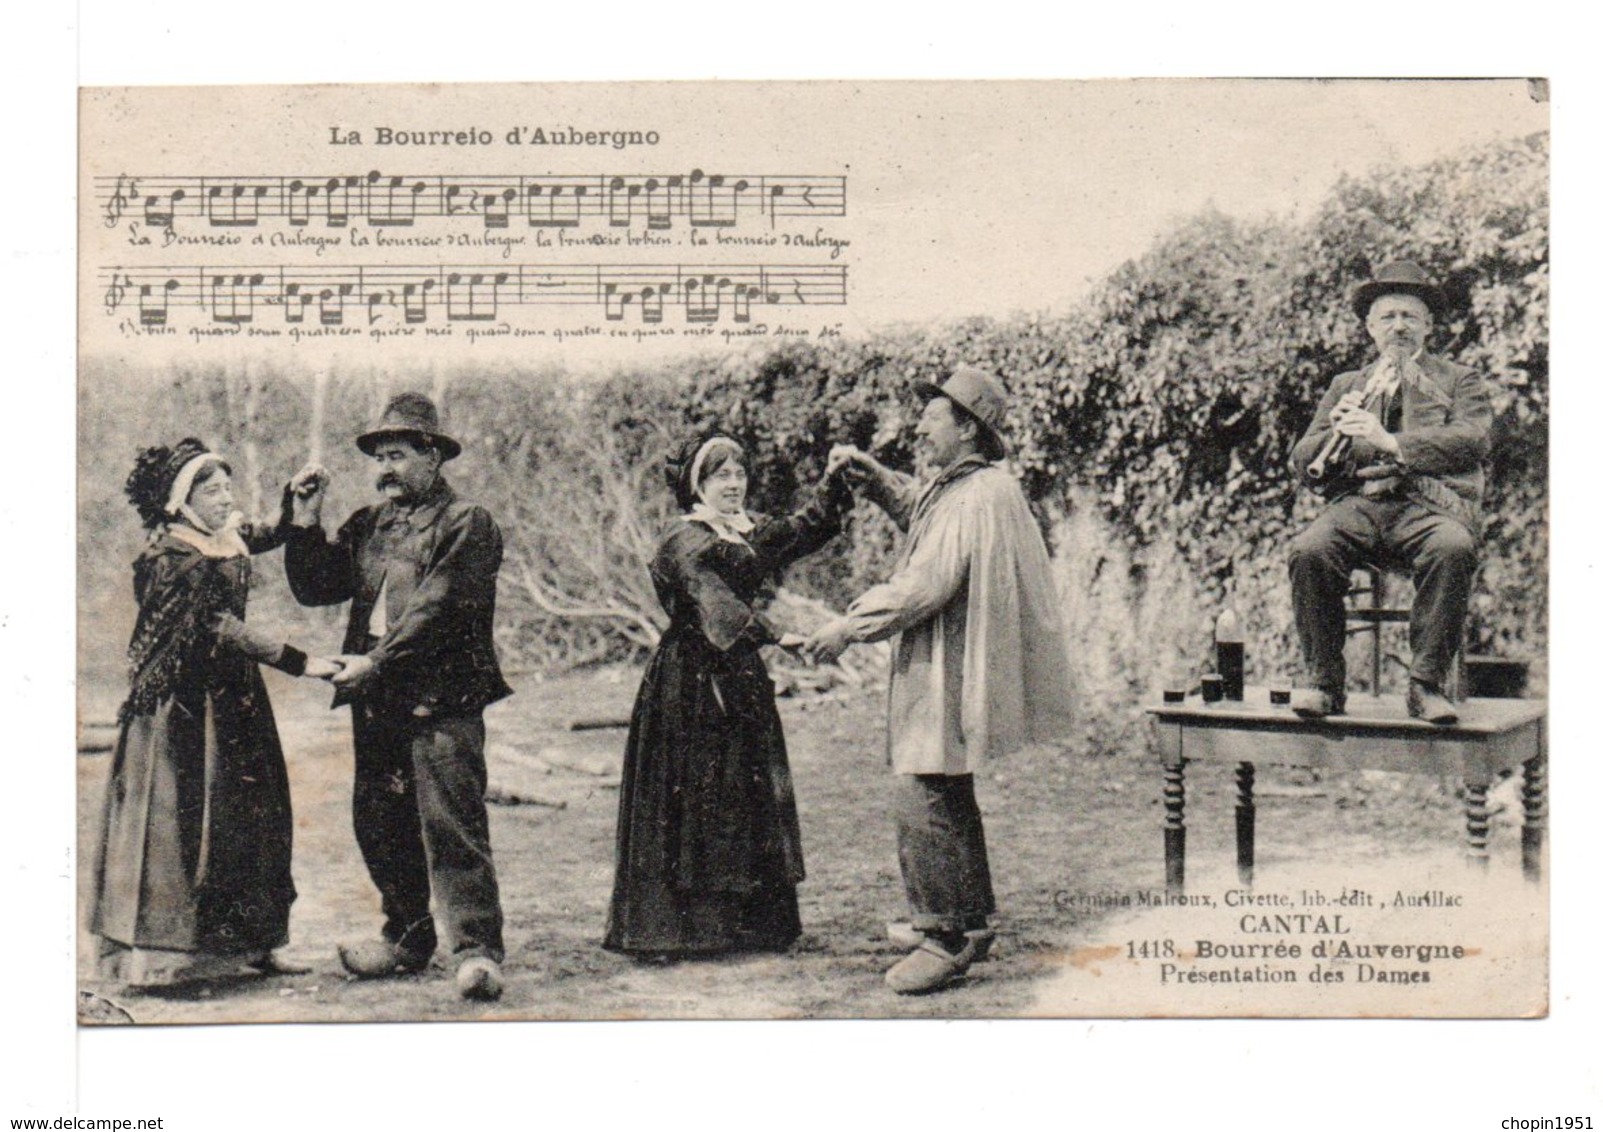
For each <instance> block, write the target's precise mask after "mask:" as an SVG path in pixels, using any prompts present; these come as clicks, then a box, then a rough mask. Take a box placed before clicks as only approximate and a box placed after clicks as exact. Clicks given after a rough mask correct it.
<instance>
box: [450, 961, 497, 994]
mask: <svg viewBox="0 0 1603 1132" xmlns="http://www.w3.org/2000/svg"><path fill="white" fill-rule="evenodd" d="M456 990H457V993H458V994H460V995H461V996H462V997H463V998H467V999H474V1000H477V1001H479V1002H493V1001H494V1000H496V999H498V998H500V997H501V967H500V965H499V964H497V963H496V961H495V960H494V959H491V958H490V957H489V956H487V955H474V956H470V957H469V958H467V959H464V960H462V965H461V966H460V967H458V968H457V969H456Z"/></svg>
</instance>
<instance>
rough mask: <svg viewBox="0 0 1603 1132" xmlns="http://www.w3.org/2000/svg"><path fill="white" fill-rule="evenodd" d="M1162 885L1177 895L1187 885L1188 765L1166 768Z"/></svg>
mask: <svg viewBox="0 0 1603 1132" xmlns="http://www.w3.org/2000/svg"><path fill="white" fill-rule="evenodd" d="M1163 809H1164V819H1163V884H1164V887H1165V888H1166V889H1168V891H1169V892H1171V893H1174V894H1176V895H1178V894H1179V893H1181V892H1184V891H1185V887H1186V764H1185V760H1184V759H1181V760H1179V761H1177V762H1175V763H1173V764H1167V765H1165V766H1164V768H1163Z"/></svg>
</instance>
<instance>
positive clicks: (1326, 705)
mask: <svg viewBox="0 0 1603 1132" xmlns="http://www.w3.org/2000/svg"><path fill="white" fill-rule="evenodd" d="M1291 710H1292V711H1294V712H1296V713H1297V714H1298V715H1300V716H1302V717H1303V718H1304V719H1324V718H1325V716H1327V715H1341V714H1342V713H1343V712H1345V711H1346V710H1347V697H1346V696H1345V695H1344V694H1343V693H1341V692H1327V691H1325V689H1323V688H1299V689H1297V690H1296V691H1295V692H1293V693H1292V694H1291Z"/></svg>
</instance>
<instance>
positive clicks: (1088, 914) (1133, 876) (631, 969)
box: [78, 669, 1519, 1023]
mask: <svg viewBox="0 0 1603 1132" xmlns="http://www.w3.org/2000/svg"><path fill="white" fill-rule="evenodd" d="M267 677H268V680H269V687H270V690H271V693H272V697H273V704H274V708H275V711H276V713H277V716H278V720H279V728H280V733H281V735H282V737H283V740H284V747H285V751H286V755H287V757H288V760H289V768H290V776H291V782H292V790H293V799H294V807H295V815H296V842H295V862H294V872H295V881H296V885H297V888H298V890H299V894H300V895H299V899H298V901H297V902H296V905H295V909H294V914H293V918H292V922H291V933H292V942H291V945H290V947H289V948H288V949H287V950H286V954H287V956H288V957H289V958H291V959H294V960H299V961H301V962H304V963H306V964H309V965H310V966H312V968H313V971H312V973H310V974H308V975H302V976H296V977H289V978H277V979H260V978H241V979H239V980H237V981H234V982H230V983H224V984H213V985H211V986H209V987H206V988H204V989H199V990H193V991H186V992H176V991H174V992H163V993H159V994H158V993H153V992H147V993H143V994H129V993H126V992H119V991H118V990H117V989H116V988H114V987H110V986H107V985H104V984H102V983H99V982H97V981H96V980H95V978H94V976H93V964H92V947H91V942H92V941H91V939H90V937H89V935H88V934H87V932H85V931H83V930H82V929H80V949H79V954H80V961H79V971H80V976H81V983H80V991H82V992H89V994H90V995H91V996H97V997H91V998H88V999H84V1001H85V1002H87V1003H88V1004H89V1005H90V1006H91V1007H92V1010H91V1011H90V1013H88V1014H86V1015H85V1020H86V1021H89V1020H105V1019H106V1018H109V1017H116V1011H115V1010H113V1009H110V1007H111V1006H116V1007H120V1008H121V1009H123V1010H126V1011H127V1012H128V1015H129V1016H130V1017H131V1018H132V1019H133V1020H135V1021H137V1022H140V1023H176V1022H199V1023H219V1022H263V1021H293V1022H323V1021H329V1022H333V1021H386V1020H428V1019H440V1020H449V1019H456V1020H461V1019H472V1018H542V1019H626V1018H848V1017H887V1018H892V1017H926V1018H959V1017H1008V1016H1019V1015H1028V1014H1033V1013H1037V1012H1038V1011H1039V1009H1040V1008H1039V1006H1038V1004H1039V1003H1040V1002H1041V1001H1043V1000H1042V998H1041V994H1042V992H1043V989H1045V988H1049V987H1053V986H1057V987H1061V980H1062V978H1063V977H1064V972H1065V971H1068V970H1069V969H1070V965H1069V957H1070V956H1072V955H1073V954H1074V952H1075V950H1076V949H1077V948H1079V947H1081V946H1082V945H1084V944H1085V942H1086V941H1087V940H1088V939H1091V938H1094V937H1095V936H1096V935H1097V933H1098V932H1099V930H1101V929H1103V928H1105V927H1106V924H1105V923H1103V922H1102V921H1103V920H1104V918H1105V916H1106V915H1107V914H1106V913H1104V912H1101V911H1098V910H1097V909H1095V908H1083V907H1077V906H1066V905H1065V902H1064V901H1063V900H1062V899H1061V898H1057V899H1055V894H1061V893H1063V892H1064V891H1070V890H1072V891H1079V892H1098V891H1131V890H1135V889H1158V888H1161V887H1162V883H1163V858H1162V835H1161V828H1162V806H1161V805H1160V784H1161V778H1160V774H1159V772H1158V768H1157V762H1156V758H1155V756H1154V755H1153V754H1152V753H1151V752H1150V751H1148V750H1131V751H1127V752H1124V753H1121V754H1119V755H1117V756H1100V757H1094V758H1091V757H1071V756H1068V755H1066V754H1064V753H1062V752H1060V751H1056V750H1051V749H1045V748H1034V749H1030V750H1026V751H1023V752H1020V753H1019V754H1018V755H1015V756H1012V757H1010V758H1009V759H1007V760H1005V761H1001V762H998V763H996V764H993V765H992V766H991V767H989V768H987V770H986V771H985V772H984V774H983V775H982V776H981V778H980V779H979V782H978V789H979V795H980V803H981V806H982V808H983V810H984V811H985V814H986V823H987V835H988V840H989V845H990V853H991V861H992V868H993V872H994V874H995V878H996V886H997V897H998V901H999V904H1000V908H1001V912H1000V916H999V929H1000V936H999V941H998V944H997V946H996V950H995V952H994V957H993V960H992V961H990V962H987V963H984V964H980V965H977V966H976V967H975V968H974V969H973V971H972V972H971V974H970V976H969V977H968V978H967V979H965V980H963V981H962V982H961V983H960V984H959V985H957V986H955V987H953V988H951V989H949V990H947V991H945V992H943V993H940V994H936V995H932V996H927V997H915V998H907V997H900V996H897V995H895V994H893V993H891V992H890V991H889V990H888V989H887V988H886V987H885V985H884V983H883V981H882V976H883V972H884V970H885V968H886V967H888V966H889V965H890V964H891V963H892V962H894V961H895V959H896V958H897V956H898V955H899V951H898V949H897V948H895V947H894V946H893V945H892V944H891V943H890V942H889V941H888V940H887V939H886V938H885V934H884V925H885V923H886V921H887V920H890V919H897V918H901V917H902V916H903V915H905V911H904V908H903V904H902V897H901V885H900V880H899V876H898V872H897V865H896V851H895V842H894V837H893V832H892V827H891V822H890V819H889V816H888V815H889V805H888V802H889V787H890V785H891V782H890V774H889V771H888V770H887V769H886V767H885V764H884V757H883V753H882V738H881V734H882V728H883V711H884V701H883V694H882V693H878V692H860V693H856V694H855V695H851V696H848V697H846V698H843V699H830V698H819V697H813V698H810V699H786V700H782V701H781V712H782V715H783V718H784V722H785V728H786V735H787V741H788V743H789V747H790V752H791V761H792V766H793V770H794V774H795V781H796V792H797V798H798V802H799V805H800V809H801V821H802V838H803V845H804V849H805V851H806V855H807V869H808V878H807V880H806V882H805V883H804V884H803V885H802V889H801V897H802V921H803V925H804V928H805V934H804V936H803V938H802V940H801V941H800V942H799V943H798V944H797V945H796V946H795V948H794V949H793V950H792V952H791V953H790V954H787V955H781V956H760V957H759V956H740V957H731V958H727V959H719V960H711V961H700V962H691V963H682V964H676V965H670V966H652V965H643V964H639V963H636V962H634V961H632V960H630V959H628V958H625V957H622V956H618V955H614V954H612V953H610V952H607V951H604V950H602V948H601V946H600V939H601V934H602V930H603V927H604V922H605V918H606V906H607V900H608V896H609V893H610V886H611V881H612V850H613V827H614V822H615V819H616V810H617V798H618V795H617V775H618V767H619V763H620V761H621V750H622V746H623V738H624V736H623V732H622V731H620V730H596V731H580V732H574V731H570V730H568V729H567V726H566V724H567V721H569V720H570V719H572V718H575V717H607V716H624V715H627V712H628V708H629V704H630V702H631V700H632V699H633V696H634V692H635V688H636V685H637V683H638V679H639V673H638V670H634V669H609V670H603V671H600V672H595V673H588V674H583V675H577V676H572V677H566V678H562V679H557V680H540V679H538V678H534V677H530V676H523V677H521V678H520V677H516V676H514V677H513V683H514V685H515V686H516V688H517V693H518V694H517V695H516V696H514V697H513V698H512V699H511V700H509V701H506V702H504V703H503V704H499V705H496V706H495V707H494V708H492V709H491V711H490V712H489V714H488V724H489V731H490V763H491V770H490V779H491V791H492V795H493V796H495V797H498V798H500V799H501V801H500V802H498V803H497V804H495V805H492V807H491V812H490V820H491V839H492V843H493V846H494V851H495V855H496V861H497V867H498V872H499V876H500V881H501V888H502V899H503V905H504V911H505V914H506V941H507V952H508V953H507V961H506V964H505V975H506V993H505V996H504V997H503V998H502V1000H501V1001H500V1002H498V1003H495V1004H492V1005H490V1006H488V1007H486V1006H484V1005H482V1004H472V1003H466V1002H463V1001H462V1000H460V999H459V998H458V997H457V996H456V994H455V993H454V990H453V987H452V984H451V981H450V979H449V978H448V977H447V975H446V972H445V971H444V969H443V968H440V969H436V970H431V971H429V972H425V973H424V974H422V975H419V976H413V977H407V978H402V979H398V980H390V981H382V982H358V981H354V980H350V979H348V978H347V977H346V976H345V975H344V974H343V972H342V971H341V969H340V966H339V963H338V960H337V958H336V955H335V944H336V943H337V942H338V941H341V940H346V939H359V938H363V937H365V936H369V935H371V934H374V933H376V931H377V928H378V924H379V917H378V907H377V898H376V895H375V893H374V891H373V889H372V887H371V885H370V884H369V882H368V880H367V877H366V874H365V872H364V871H363V868H362V865H361V860H360V857H359V855H358V853H357V849H356V843H355V839H354V837H353V835H352V833H351V829H350V820H349V797H350V774H351V750H350V736H349V719H348V715H347V713H346V712H345V711H343V710H342V711H339V712H333V711H330V710H329V709H328V707H327V699H328V697H327V690H326V688H325V687H324V686H322V685H319V684H316V683H314V682H312V681H292V680H289V679H287V678H285V677H282V676H280V675H279V674H277V673H271V672H269V673H268V674H267ZM120 694H121V689H120V687H118V686H117V685H116V682H115V681H114V680H109V679H108V680H105V681H101V682H98V683H96V684H94V685H92V686H90V687H89V688H88V689H87V693H86V695H85V698H84V717H83V718H84V719H85V720H86V721H89V722H93V721H96V720H106V719H109V718H111V717H112V716H113V715H114V712H115V705H116V700H117V697H118V696H119V695H120ZM109 765H110V758H109V756H107V755H106V754H103V753H102V754H85V755H80V757H79V759H78V770H79V775H78V781H79V819H78V827H79V845H80V861H79V874H78V875H79V891H80V897H81V898H80V911H82V910H83V908H84V906H85V904H86V899H85V898H84V897H85V895H86V893H87V890H88V884H89V882H90V879H91V874H92V861H91V860H90V859H89V856H88V854H90V853H92V852H93V847H94V845H95V840H96V829H97V825H98V822H99V817H100V797H101V792H102V788H103V784H104V779H105V775H106V773H107V770H108V768H109ZM1188 785H1189V791H1188V810H1187V818H1188V825H1189V827H1190V833H1189V845H1188V851H1189V857H1190V861H1191V863H1192V867H1193V868H1194V869H1195V870H1197V871H1198V872H1199V873H1200V872H1201V871H1202V870H1206V869H1210V868H1215V869H1217V868H1221V867H1222V866H1223V865H1224V864H1225V863H1227V862H1228V861H1230V860H1232V859H1233V858H1232V854H1233V841H1232V837H1233V828H1234V827H1233V819H1232V817H1231V807H1232V806H1233V802H1234V796H1235V791H1234V784H1233V781H1232V778H1231V775H1230V774H1229V772H1228V771H1227V770H1225V769H1224V768H1219V767H1208V766H1202V767H1198V768H1195V769H1194V770H1193V772H1192V773H1191V774H1190V775H1189V776H1188ZM1258 793H1259V811H1258V828H1259V837H1258V868H1259V874H1260V876H1269V875H1272V874H1273V873H1274V871H1275V870H1276V869H1277V868H1282V867H1284V866H1290V865H1299V864H1300V865H1309V864H1314V863H1317V862H1320V861H1323V860H1325V859H1326V858H1327V857H1328V856H1329V854H1330V851H1331V850H1332V849H1333V848H1339V850H1340V852H1341V853H1343V854H1357V855H1361V856H1367V857H1368V858H1369V859H1372V860H1373V859H1387V858H1392V857H1397V856H1406V855H1408V854H1413V853H1420V852H1439V851H1440V850H1441V849H1442V847H1443V846H1448V847H1451V846H1454V845H1456V844H1457V839H1458V838H1459V837H1461V828H1462V825H1461V823H1462V816H1461V809H1460V804H1459V801H1458V800H1457V798H1456V797H1455V787H1454V786H1453V785H1452V784H1450V783H1443V782H1440V781H1438V780H1435V779H1432V778H1423V777H1411V776H1401V775H1386V774H1373V773H1365V774H1361V775H1358V774H1355V775H1336V776H1329V777H1326V778H1325V779H1323V780H1320V779H1316V778H1314V777H1313V776H1312V775H1311V774H1310V773H1309V772H1301V771H1291V770H1285V771H1281V770H1276V769H1273V768H1263V769H1262V770H1261V771H1260V774H1259V780H1258ZM1511 798H1512V783H1510V784H1505V787H1503V788H1499V790H1498V791H1497V792H1495V793H1494V801H1497V800H1501V801H1502V802H1503V803H1504V808H1503V811H1502V812H1500V813H1498V815H1497V816H1496V817H1495V819H1494V829H1493V853H1494V864H1496V865H1497V866H1498V867H1505V868H1506V867H1510V866H1509V862H1511V861H1513V860H1515V859H1517V854H1518V842H1519V838H1518V834H1517V832H1516V831H1515V830H1514V828H1513V824H1514V822H1515V820H1516V814H1517V810H1518V806H1517V804H1509V803H1510V802H1511ZM1288 871H1291V870H1288ZM80 998H81V999H83V995H82V994H81V995H80Z"/></svg>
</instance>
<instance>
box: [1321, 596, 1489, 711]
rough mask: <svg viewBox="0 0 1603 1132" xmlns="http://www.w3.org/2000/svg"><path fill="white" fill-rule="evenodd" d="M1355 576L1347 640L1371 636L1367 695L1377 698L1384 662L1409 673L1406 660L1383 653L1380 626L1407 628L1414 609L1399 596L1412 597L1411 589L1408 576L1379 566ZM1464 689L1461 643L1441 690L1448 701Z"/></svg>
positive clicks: (1457, 696) (1459, 696)
mask: <svg viewBox="0 0 1603 1132" xmlns="http://www.w3.org/2000/svg"><path fill="white" fill-rule="evenodd" d="M1354 574H1355V577H1354V581H1353V585H1352V587H1351V588H1350V589H1349V590H1348V596H1349V597H1350V598H1351V599H1352V604H1351V605H1349V606H1348V608H1347V636H1348V637H1349V638H1352V637H1357V636H1361V635H1363V634H1364V633H1368V634H1370V642H1369V693H1370V695H1372V696H1378V695H1380V680H1381V676H1382V675H1383V674H1384V672H1385V667H1386V661H1388V660H1392V661H1395V662H1396V663H1397V664H1398V665H1400V666H1401V667H1402V668H1403V670H1404V671H1405V672H1406V671H1407V669H1408V660H1407V659H1406V658H1405V657H1401V656H1398V655H1396V654H1395V653H1387V652H1386V646H1385V642H1384V640H1383V638H1382V633H1381V626H1382V625H1397V624H1402V625H1406V624H1408V618H1409V616H1410V615H1411V614H1412V612H1413V608H1412V605H1411V604H1410V602H1408V601H1407V600H1405V599H1404V598H1403V596H1402V595H1403V594H1404V593H1405V592H1407V593H1408V596H1409V597H1412V596H1413V595H1412V585H1411V583H1410V582H1409V580H1408V576H1407V575H1405V574H1395V573H1392V572H1390V571H1387V570H1384V569H1382V568H1381V567H1379V566H1369V567H1366V568H1364V569H1362V570H1357V571H1354ZM1463 688H1464V642H1463V641H1460V642H1459V647H1458V652H1457V653H1455V654H1454V656H1453V668H1452V671H1451V672H1450V673H1449V674H1448V677H1447V687H1446V688H1445V689H1443V690H1444V691H1445V692H1446V693H1447V698H1448V699H1451V700H1458V699H1461V698H1462V692H1463Z"/></svg>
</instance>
